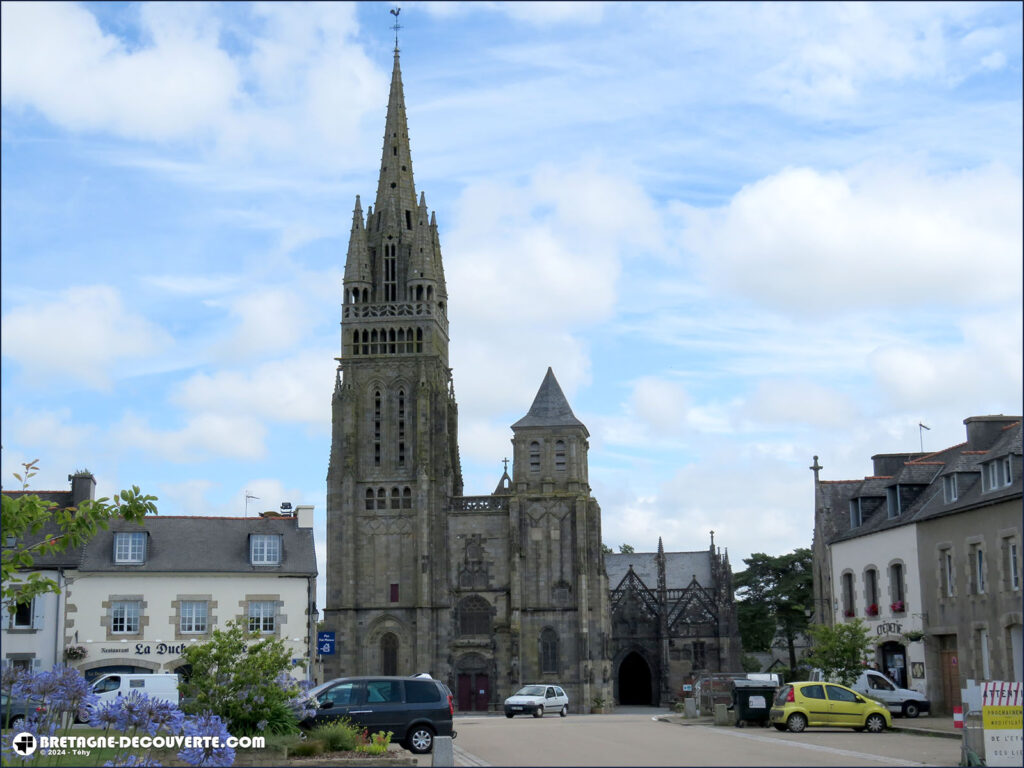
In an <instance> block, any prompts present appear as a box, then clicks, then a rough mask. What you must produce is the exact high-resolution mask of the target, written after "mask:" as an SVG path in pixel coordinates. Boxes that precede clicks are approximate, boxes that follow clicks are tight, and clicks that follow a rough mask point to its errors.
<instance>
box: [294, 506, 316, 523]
mask: <svg viewBox="0 0 1024 768" xmlns="http://www.w3.org/2000/svg"><path fill="white" fill-rule="evenodd" d="M295 517H296V519H297V521H298V522H297V526H298V527H299V528H312V527H313V505H312V504H299V506H297V507H296V508H295Z"/></svg>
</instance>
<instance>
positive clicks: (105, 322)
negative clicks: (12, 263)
mask: <svg viewBox="0 0 1024 768" xmlns="http://www.w3.org/2000/svg"><path fill="white" fill-rule="evenodd" d="M0 339H2V345H3V354H4V356H5V357H8V358H10V359H12V360H16V361H17V362H18V363H19V364H20V365H21V366H23V367H24V369H25V371H26V372H27V373H28V374H29V375H30V376H32V377H34V378H41V377H44V376H51V375H58V376H67V377H70V378H73V379H78V380H80V381H82V382H84V383H86V384H88V385H90V386H93V387H98V388H105V387H107V386H108V385H109V380H110V378H111V369H112V367H113V366H114V365H115V364H116V363H118V362H119V361H123V360H130V359H133V358H152V357H155V356H156V355H158V354H160V353H161V352H163V351H165V350H166V349H167V348H168V347H169V346H170V345H171V343H172V342H171V339H170V337H169V336H168V335H167V334H166V333H165V332H164V331H163V330H162V329H161V328H159V327H157V326H156V325H154V324H153V323H151V322H150V321H149V320H147V319H146V318H145V317H143V316H142V315H141V314H139V313H137V312H134V311H132V310H131V309H128V308H127V307H125V306H124V304H123V302H122V299H121V294H120V293H119V292H118V291H117V290H116V289H114V288H111V287H109V286H102V285H96V286H86V287H78V288H69V289H67V290H65V291H62V292H61V293H59V294H57V297H56V298H55V299H54V300H52V301H47V302H45V303H36V304H29V305H24V306H21V307H18V308H16V309H12V310H11V311H10V312H8V313H7V314H6V315H4V317H3V326H2V329H0Z"/></svg>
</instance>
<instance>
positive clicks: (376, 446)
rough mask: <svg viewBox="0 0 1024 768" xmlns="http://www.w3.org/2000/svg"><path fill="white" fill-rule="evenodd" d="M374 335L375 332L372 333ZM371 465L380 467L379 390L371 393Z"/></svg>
mask: <svg viewBox="0 0 1024 768" xmlns="http://www.w3.org/2000/svg"><path fill="white" fill-rule="evenodd" d="M374 333H376V331H374ZM373 463H374V465H375V466H378V467H379V466H380V390H379V389H378V390H376V391H375V392H374V393H373Z"/></svg>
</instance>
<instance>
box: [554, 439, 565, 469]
mask: <svg viewBox="0 0 1024 768" xmlns="http://www.w3.org/2000/svg"><path fill="white" fill-rule="evenodd" d="M555 469H556V470H557V471H559V472H565V441H564V440H559V441H558V442H557V443H555Z"/></svg>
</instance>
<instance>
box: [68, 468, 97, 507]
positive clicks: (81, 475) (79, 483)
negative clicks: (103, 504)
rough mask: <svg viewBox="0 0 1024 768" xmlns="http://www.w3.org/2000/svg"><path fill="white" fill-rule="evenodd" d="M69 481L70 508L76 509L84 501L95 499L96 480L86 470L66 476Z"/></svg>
mask: <svg viewBox="0 0 1024 768" xmlns="http://www.w3.org/2000/svg"><path fill="white" fill-rule="evenodd" d="M68 480H70V481H71V506H73V507H77V506H78V505H79V504H81V503H82V502H83V501H85V500H87V499H88V500H90V501H91V500H93V499H95V498H96V478H95V477H93V476H92V472H90V471H89V470H87V469H83V470H80V471H78V472H75V474H73V475H68Z"/></svg>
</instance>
